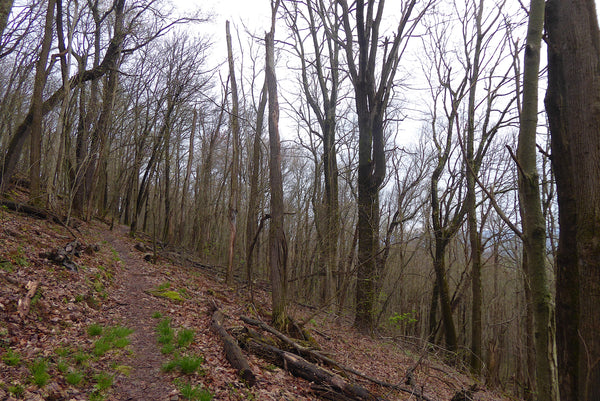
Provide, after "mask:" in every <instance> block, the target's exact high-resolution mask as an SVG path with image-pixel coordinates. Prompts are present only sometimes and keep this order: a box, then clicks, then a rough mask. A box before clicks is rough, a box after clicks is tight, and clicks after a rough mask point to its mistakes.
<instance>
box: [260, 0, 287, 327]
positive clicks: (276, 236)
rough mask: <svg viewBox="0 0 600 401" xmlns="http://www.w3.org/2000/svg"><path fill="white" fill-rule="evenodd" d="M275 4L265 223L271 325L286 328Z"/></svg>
mask: <svg viewBox="0 0 600 401" xmlns="http://www.w3.org/2000/svg"><path fill="white" fill-rule="evenodd" d="M278 8H279V0H272V1H271V30H270V31H269V32H268V33H267V34H266V36H265V47H266V68H265V74H266V80H267V92H268V95H269V150H270V155H269V182H270V187H271V213H270V214H271V221H270V223H269V266H270V269H271V286H272V289H271V291H272V302H273V306H272V308H273V317H272V319H273V324H274V325H275V327H278V328H284V327H286V325H287V321H288V317H287V241H286V238H285V231H284V228H283V215H284V209H283V208H284V205H283V180H282V175H281V143H280V139H279V103H278V100H277V77H276V75H275V43H274V38H275V19H276V16H277V9H278Z"/></svg>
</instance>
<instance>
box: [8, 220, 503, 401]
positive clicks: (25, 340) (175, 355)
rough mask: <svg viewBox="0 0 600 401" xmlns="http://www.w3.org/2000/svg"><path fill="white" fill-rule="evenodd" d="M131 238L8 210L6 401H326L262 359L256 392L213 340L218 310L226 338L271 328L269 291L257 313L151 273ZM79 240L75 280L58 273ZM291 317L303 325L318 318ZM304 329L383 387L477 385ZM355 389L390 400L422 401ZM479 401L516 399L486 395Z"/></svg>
mask: <svg viewBox="0 0 600 401" xmlns="http://www.w3.org/2000/svg"><path fill="white" fill-rule="evenodd" d="M73 234H74V235H73ZM126 234H127V231H126V228H125V227H120V226H115V227H114V229H113V230H111V229H110V228H109V226H108V225H107V224H105V223H102V222H98V221H94V222H91V223H80V225H79V226H78V227H77V228H76V229H74V228H70V229H69V228H66V227H64V226H63V225H61V224H58V223H54V222H52V221H50V220H44V219H36V218H33V217H29V216H23V215H20V214H17V213H14V212H11V211H8V210H6V209H5V208H2V209H0V401H2V400H16V399H25V400H76V401H79V400H92V401H93V400H157V401H162V400H165V401H166V400H169V401H175V400H186V399H187V400H209V399H211V395H212V399H214V400H261V401H262V400H319V399H321V398H319V397H318V396H317V395H316V394H315V393H314V392H313V390H312V388H311V385H310V383H309V382H307V381H305V380H303V379H300V378H295V377H293V376H292V375H290V374H289V373H288V372H287V371H285V370H283V369H280V368H278V367H276V366H274V365H272V364H271V363H268V362H265V361H263V360H262V359H259V358H257V357H255V356H254V355H246V356H247V358H248V360H249V362H250V366H251V368H252V371H253V373H254V374H255V376H256V378H257V381H256V384H255V385H254V386H252V387H248V386H246V384H245V383H244V382H243V381H242V380H241V379H239V378H238V376H237V375H236V371H235V370H234V369H232V368H231V366H230V365H229V363H228V362H227V360H226V359H225V354H224V351H223V347H222V343H221V340H220V339H219V337H218V336H217V335H216V334H215V333H214V332H213V331H212V330H211V329H210V325H211V314H212V308H213V305H218V307H219V308H220V309H221V310H222V311H223V312H224V314H225V316H226V317H227V319H226V321H225V326H226V327H228V328H230V327H232V326H242V323H241V321H240V320H239V317H240V316H251V317H253V318H258V319H263V320H265V321H267V322H268V318H267V317H266V316H260V314H259V313H258V312H257V310H268V306H269V302H268V300H269V297H268V294H267V292H266V291H257V294H256V295H255V304H251V303H250V302H249V301H248V297H247V295H246V294H245V291H241V290H236V289H234V288H230V287H227V286H226V285H225V284H224V283H223V282H222V281H221V280H218V279H217V278H216V277H215V275H214V273H213V274H211V273H210V272H207V271H204V270H202V269H199V268H197V267H190V266H189V265H188V266H186V265H185V264H182V265H177V264H174V263H173V262H172V261H168V260H166V259H164V258H159V259H158V261H156V263H150V262H148V261H146V260H145V259H144V256H147V253H144V252H140V251H138V250H137V249H136V248H135V246H136V241H135V240H133V239H131V238H129V237H128V236H127V235H126ZM74 236H75V237H76V239H77V241H78V242H79V243H80V244H81V246H80V248H81V253H80V254H79V256H74V257H73V258H72V261H73V262H74V263H75V264H76V267H75V268H76V270H75V269H73V270H69V269H67V268H66V267H65V266H64V265H59V264H56V263H53V262H51V261H50V260H49V259H51V256H50V253H51V252H52V251H53V250H56V249H62V248H64V247H65V246H66V245H67V244H68V243H71V242H72V241H73V240H74ZM137 241H139V240H137ZM69 266H71V267H72V265H69ZM28 293H29V294H28ZM28 305H29V308H27V306H28ZM292 309H293V311H292V312H293V314H294V316H295V317H297V318H299V319H302V318H305V317H307V316H310V313H312V312H313V311H311V310H309V309H306V308H305V307H302V306H299V305H292ZM306 328H307V329H308V330H309V331H311V332H312V333H313V335H314V337H315V339H317V341H318V343H319V345H320V347H321V350H322V351H321V352H322V353H325V354H326V355H328V356H329V357H330V358H332V359H335V360H336V361H337V362H339V363H340V364H341V365H344V366H347V367H350V368H352V369H354V370H356V371H359V372H363V373H365V374H367V375H368V376H371V377H375V378H377V379H378V380H380V381H384V382H387V383H393V384H400V385H403V384H404V382H405V381H406V373H407V371H408V370H410V369H413V370H414V374H413V388H415V389H416V390H418V391H419V392H422V394H423V395H425V396H426V397H427V398H428V399H429V400H436V401H437V400H444V401H450V400H451V399H452V397H453V395H454V394H455V393H456V392H457V391H459V390H461V389H466V388H468V387H469V386H470V385H472V384H473V379H472V378H471V377H469V376H468V375H466V374H464V373H460V372H458V371H457V370H455V369H454V368H452V367H449V366H447V365H445V364H443V363H442V362H440V361H439V360H437V359H436V358H435V356H434V355H427V356H424V357H423V354H422V353H421V352H420V350H419V349H416V348H415V347H414V346H410V345H408V344H405V343H401V342H399V341H394V340H393V339H392V338H383V337H370V336H365V335H362V334H359V333H358V332H356V331H354V330H353V328H352V327H351V324H350V322H349V321H347V320H345V319H340V318H337V319H334V318H332V317H331V315H330V314H327V313H319V314H317V315H315V316H314V317H312V319H310V323H308V324H307V326H306ZM198 365H199V366H198ZM347 378H348V380H350V381H352V382H354V383H356V384H359V385H361V386H364V387H366V388H368V389H369V390H370V391H372V392H373V393H375V394H378V395H379V396H380V397H382V399H386V400H416V399H417V397H416V396H414V395H411V394H408V393H406V392H398V391H393V390H390V389H389V388H385V387H381V386H378V385H376V384H374V383H373V382H371V381H369V380H366V379H364V378H361V377H357V376H353V375H348V376H347ZM473 399H474V400H480V401H492V400H494V401H501V400H507V399H508V398H505V397H502V396H500V395H498V394H497V393H494V392H493V391H490V390H487V389H485V387H483V388H482V389H480V391H478V392H477V393H475V395H474V398H473Z"/></svg>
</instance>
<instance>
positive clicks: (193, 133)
mask: <svg viewBox="0 0 600 401" xmlns="http://www.w3.org/2000/svg"><path fill="white" fill-rule="evenodd" d="M197 123H198V110H196V109H194V116H193V117H192V130H191V131H190V144H189V145H188V159H187V166H186V169H185V177H184V178H183V186H182V188H181V207H180V214H181V215H180V220H179V232H178V238H179V243H182V242H183V241H184V237H185V230H186V228H187V227H188V225H187V224H186V222H187V221H188V217H189V216H188V215H187V213H186V210H185V209H186V208H185V204H186V201H187V197H188V191H189V188H188V187H189V185H190V176H191V175H192V164H193V163H194V137H195V136H196V126H197Z"/></svg>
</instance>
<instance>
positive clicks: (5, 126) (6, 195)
mask: <svg viewBox="0 0 600 401" xmlns="http://www.w3.org/2000/svg"><path fill="white" fill-rule="evenodd" d="M256 3H257V5H256V7H261V8H267V9H268V7H269V6H270V15H271V22H270V26H264V27H262V28H261V30H259V31H257V32H252V31H251V30H250V29H249V28H248V27H245V26H243V25H242V24H236V23H235V21H233V23H230V22H229V21H227V23H226V24H223V26H218V27H217V28H216V29H218V30H219V31H220V32H219V33H214V34H213V36H210V35H209V34H207V33H203V32H206V30H203V27H206V26H208V25H209V24H212V23H214V19H215V18H216V17H215V16H214V15H211V14H210V13H208V11H207V10H203V9H202V4H199V9H198V10H197V11H196V12H194V13H191V12H186V13H182V12H181V11H180V9H179V8H177V7H175V6H174V5H173V4H170V3H168V2H167V1H165V0H86V1H78V0H44V1H41V0H0V35H1V36H0V193H1V194H2V198H1V199H0V204H2V205H3V207H5V208H8V209H20V210H29V211H31V212H32V213H47V214H48V215H50V216H59V218H60V220H61V221H62V222H63V223H64V224H65V225H67V226H69V225H72V224H76V223H77V221H85V222H87V221H92V220H100V221H103V222H107V223H108V224H110V225H111V227H112V226H115V225H125V226H127V227H128V233H129V235H130V236H131V237H133V238H136V237H138V236H141V235H148V236H149V238H151V240H152V244H153V252H154V253H155V256H156V253H157V252H158V251H159V250H170V251H173V252H175V251H176V252H181V253H185V254H187V255H191V257H194V258H196V259H197V260H199V261H200V262H201V263H202V264H204V265H210V266H212V267H214V269H215V271H219V274H222V277H223V280H224V283H226V284H227V285H228V286H230V287H232V288H236V290H237V292H238V293H239V294H244V295H245V296H247V297H248V302H249V303H251V302H254V295H255V292H256V291H258V290H260V289H268V291H269V292H270V294H271V312H270V313H271V324H272V325H273V327H275V328H277V329H279V330H281V331H282V332H289V330H290V328H291V327H292V326H293V325H294V318H295V317H294V313H293V308H292V304H299V305H303V306H305V307H310V308H313V309H315V310H318V311H320V312H324V313H327V314H328V315H329V316H331V318H332V319H350V320H351V321H352V322H353V327H354V328H356V329H357V330H358V331H359V332H361V333H364V334H367V335H373V334H374V333H385V335H386V336H390V337H393V338H396V339H401V340H402V341H405V342H407V343H410V344H413V345H416V346H419V347H421V346H424V345H427V346H428V347H431V349H432V350H436V351H435V352H441V353H443V355H444V358H445V360H446V361H447V363H449V364H450V365H454V366H464V367H465V369H466V370H468V371H469V372H470V373H471V374H472V375H473V377H476V378H478V380H480V381H481V382H484V383H485V384H486V385H487V386H489V387H493V388H498V389H501V390H502V391H505V392H507V393H510V394H512V395H513V396H514V397H516V398H517V399H525V400H539V401H558V400H563V401H571V400H572V401H575V400H581V401H594V400H600V337H599V336H598V332H600V314H598V306H600V164H599V160H600V135H599V134H598V133H599V131H600V106H599V105H600V31H599V29H598V18H597V13H596V5H595V1H594V0H570V1H567V0H547V1H543V0H531V2H530V4H524V2H520V1H519V2H518V3H517V2H511V1H506V0H452V1H440V0H402V1H395V2H385V1H384V0H373V1H364V0H356V1H348V0H271V1H270V2H267V1H262V2H260V3H261V4H260V6H259V5H258V3H259V2H256ZM262 3H265V4H262ZM211 26H214V25H211ZM216 38H223V39H218V40H217V39H216ZM216 42H220V43H221V44H222V45H223V48H225V46H226V48H227V53H226V55H224V56H223V57H222V59H221V56H218V57H217V56H216V55H217V54H219V52H218V51H217V48H218V45H219V43H216ZM16 186H26V187H27V188H28V194H29V195H28V200H27V202H26V203H25V204H23V203H19V202H17V201H16V200H15V187H16Z"/></svg>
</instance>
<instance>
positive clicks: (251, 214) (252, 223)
mask: <svg viewBox="0 0 600 401" xmlns="http://www.w3.org/2000/svg"><path fill="white" fill-rule="evenodd" d="M266 106H267V81H266V80H265V82H264V84H263V88H262V90H261V92H260V99H259V101H258V110H257V112H256V127H255V129H254V138H253V142H252V158H251V160H250V168H249V170H250V197H249V199H248V213H247V217H246V256H247V257H246V277H247V280H248V285H249V287H250V296H251V297H252V298H253V296H254V295H253V291H252V288H253V285H252V274H253V272H252V267H253V265H254V259H255V257H254V256H253V253H252V249H253V248H254V246H253V243H255V242H256V239H255V237H256V235H257V231H258V223H257V222H258V214H259V199H258V195H259V194H258V181H259V173H260V161H261V149H260V148H261V137H262V131H263V122H264V115H265V108H266Z"/></svg>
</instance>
